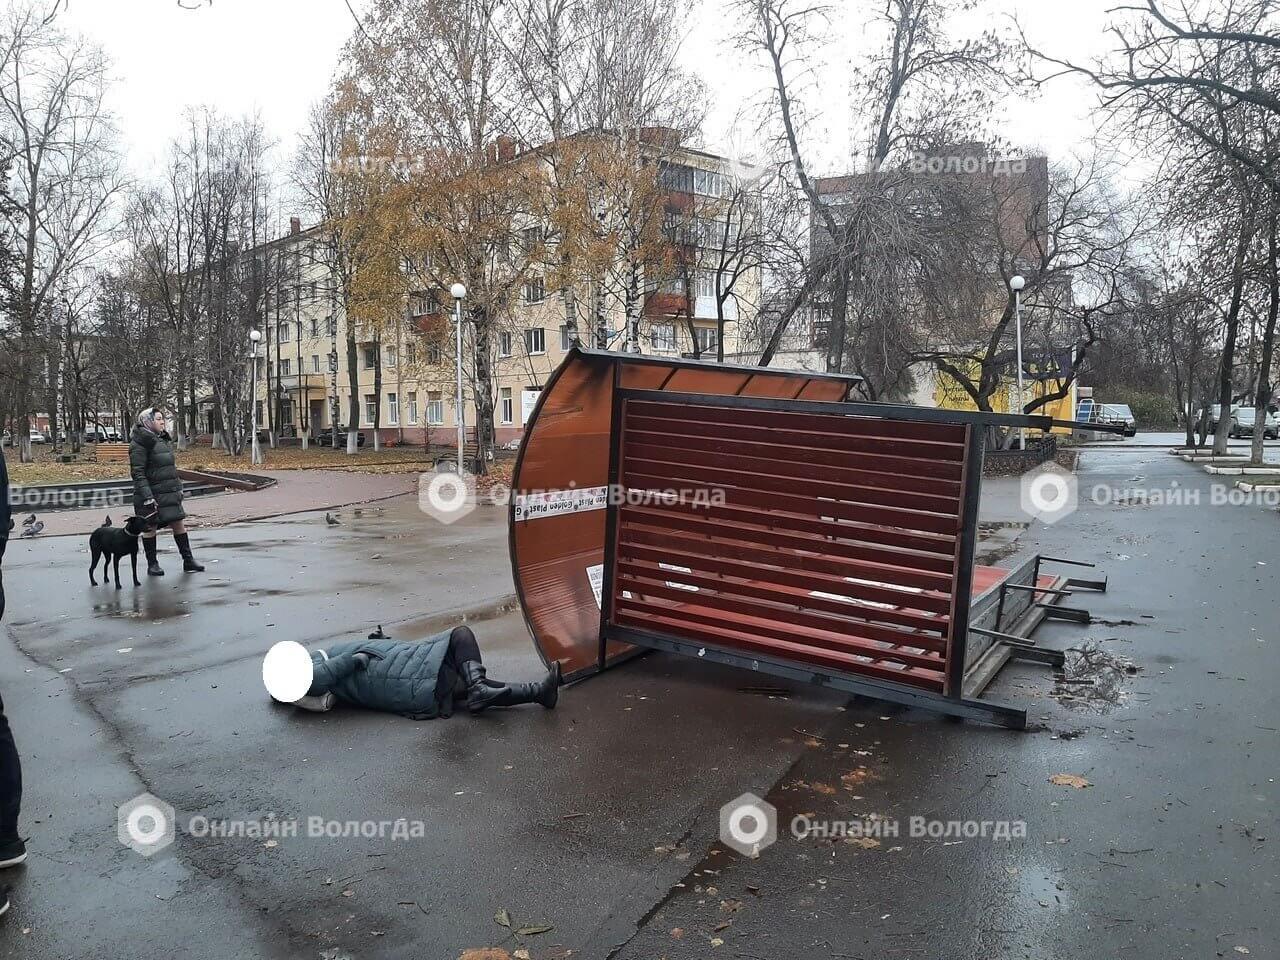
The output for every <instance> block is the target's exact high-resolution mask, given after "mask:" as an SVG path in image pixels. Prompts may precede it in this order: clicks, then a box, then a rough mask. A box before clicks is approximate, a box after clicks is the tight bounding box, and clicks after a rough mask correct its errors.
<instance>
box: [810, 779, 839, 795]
mask: <svg viewBox="0 0 1280 960" xmlns="http://www.w3.org/2000/svg"><path fill="white" fill-rule="evenodd" d="M809 786H810V788H811V789H812V790H813V792H814V793H820V794H822V795H823V796H824V797H829V796H831V795H832V794H834V793H835V792H836V788H835V787H833V786H831V784H829V783H821V782H819V781H817V780H815V781H814V782H813V783H811V784H810V785H809Z"/></svg>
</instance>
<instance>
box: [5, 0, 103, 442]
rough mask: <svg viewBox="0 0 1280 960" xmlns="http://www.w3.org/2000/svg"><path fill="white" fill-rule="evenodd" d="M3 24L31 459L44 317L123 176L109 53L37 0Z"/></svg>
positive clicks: (99, 246) (89, 250)
mask: <svg viewBox="0 0 1280 960" xmlns="http://www.w3.org/2000/svg"><path fill="white" fill-rule="evenodd" d="M0 32H2V34H3V36H2V37H0V46H2V47H3V49H5V50H6V52H7V53H6V57H5V63H4V75H3V78H0V117H2V118H3V125H4V127H5V128H6V131H7V132H6V138H7V140H8V143H9V148H8V149H9V151H10V156H6V157H5V158H4V159H5V160H6V161H11V162H12V171H13V178H12V181H11V182H12V187H11V192H12V199H13V203H12V204H11V205H5V207H4V208H3V212H4V214H5V216H6V219H7V223H6V225H5V226H6V228H7V230H8V231H10V232H11V234H12V235H13V237H15V238H16V241H17V259H18V263H17V268H18V269H17V274H18V275H17V279H16V283H15V285H14V286H15V290H14V297H13V301H14V302H13V307H14V317H15V326H16V336H15V337H14V338H13V343H14V344H15V346H16V360H17V362H16V371H15V372H16V374H17V383H16V384H15V393H14V402H15V405H16V407H15V413H16V414H17V416H18V418H19V423H18V424H17V433H18V435H20V450H21V453H20V457H21V459H23V460H30V459H31V443H30V434H29V426H30V415H31V413H32V412H33V405H34V403H35V402H36V389H37V386H38V385H37V382H36V374H37V369H38V368H37V363H38V357H39V356H40V355H41V352H42V349H41V345H40V341H41V336H40V334H41V325H42V324H44V323H46V322H47V320H48V318H49V316H50V313H51V311H52V310H53V308H54V306H55V304H56V302H57V298H58V297H59V295H60V290H61V288H62V286H63V285H64V283H65V282H66V280H67V278H68V277H69V276H70V275H72V274H74V273H75V272H76V271H78V270H80V269H81V268H82V267H84V266H85V265H86V264H87V263H89V262H90V261H91V260H92V259H93V258H94V257H95V256H97V254H98V253H100V252H101V251H102V250H103V249H104V247H105V245H106V243H107V242H108V240H109V234H110V230H111V227H112V221H111V205H112V202H113V200H114V199H115V197H116V195H117V194H118V193H119V191H120V190H121V188H122V186H123V183H124V180H123V176H122V174H121V172H120V164H119V160H118V156H117V153H116V131H115V128H114V125H113V123H112V120H111V117H110V115H109V114H108V112H107V111H106V109H105V106H104V102H103V98H104V94H105V90H106V82H107V81H106V70H107V65H106V60H105V58H104V57H103V55H102V52H101V51H100V50H98V49H97V48H95V47H93V46H91V45H89V44H87V43H85V42H84V41H82V40H78V39H72V38H70V37H68V36H66V35H65V34H63V33H62V32H61V31H60V30H59V29H58V28H57V27H56V26H55V25H54V24H53V23H52V20H51V18H50V17H48V16H42V14H41V13H39V12H37V10H36V8H34V7H25V8H24V7H21V6H19V7H16V8H14V9H12V10H11V11H10V12H9V14H8V18H7V20H6V21H5V22H4V25H3V27H0ZM49 413H50V415H51V416H52V415H54V414H55V413H56V411H49Z"/></svg>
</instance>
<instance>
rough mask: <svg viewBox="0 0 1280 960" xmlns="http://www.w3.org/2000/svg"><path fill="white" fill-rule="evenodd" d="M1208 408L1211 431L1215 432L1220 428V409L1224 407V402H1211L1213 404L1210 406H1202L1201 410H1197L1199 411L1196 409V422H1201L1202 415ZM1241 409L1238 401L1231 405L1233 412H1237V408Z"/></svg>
mask: <svg viewBox="0 0 1280 960" xmlns="http://www.w3.org/2000/svg"><path fill="white" fill-rule="evenodd" d="M1206 409H1207V410H1208V411H1209V417H1208V419H1209V433H1214V432H1215V431H1216V430H1217V429H1218V416H1219V414H1218V411H1220V410H1221V409H1222V404H1220V403H1211V404H1209V406H1208V407H1207V408H1205V407H1201V408H1200V409H1199V410H1197V411H1196V419H1195V422H1196V423H1199V422H1200V417H1201V416H1202V415H1204V412H1205V410H1206ZM1239 409H1240V404H1238V403H1233V404H1232V405H1231V412H1232V413H1235V412H1236V411H1237V410H1239Z"/></svg>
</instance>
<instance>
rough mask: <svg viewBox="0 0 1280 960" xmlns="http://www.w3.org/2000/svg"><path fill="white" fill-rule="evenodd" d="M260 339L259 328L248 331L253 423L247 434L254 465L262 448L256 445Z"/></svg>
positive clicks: (250, 399) (259, 458)
mask: <svg viewBox="0 0 1280 960" xmlns="http://www.w3.org/2000/svg"><path fill="white" fill-rule="evenodd" d="M261 339H262V331H261V330H250V331H249V346H250V361H249V362H250V363H252V364H253V366H252V367H251V368H250V374H249V384H250V386H249V410H250V411H251V417H252V423H253V426H252V428H251V433H250V434H249V462H250V463H251V464H252V465H253V466H255V467H256V466H259V465H260V464H261V463H262V450H261V449H259V447H258V342H259V341H260V340H261Z"/></svg>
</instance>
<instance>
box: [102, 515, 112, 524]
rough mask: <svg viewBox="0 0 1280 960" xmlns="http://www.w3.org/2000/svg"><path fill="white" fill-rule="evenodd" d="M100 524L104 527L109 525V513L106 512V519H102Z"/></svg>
mask: <svg viewBox="0 0 1280 960" xmlns="http://www.w3.org/2000/svg"><path fill="white" fill-rule="evenodd" d="M102 525H103V526H104V527H109V526H111V514H109V513H108V514H107V519H106V520H104V521H102Z"/></svg>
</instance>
